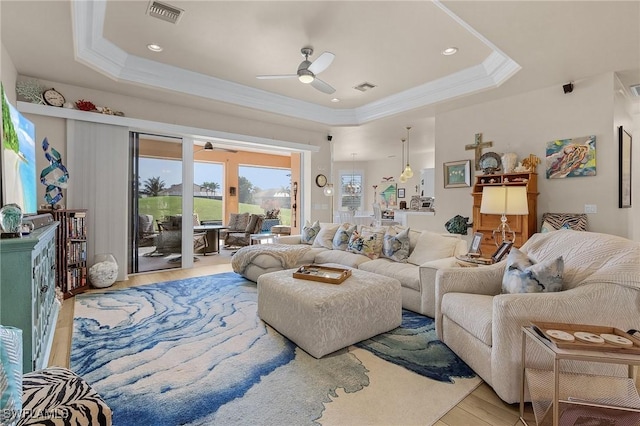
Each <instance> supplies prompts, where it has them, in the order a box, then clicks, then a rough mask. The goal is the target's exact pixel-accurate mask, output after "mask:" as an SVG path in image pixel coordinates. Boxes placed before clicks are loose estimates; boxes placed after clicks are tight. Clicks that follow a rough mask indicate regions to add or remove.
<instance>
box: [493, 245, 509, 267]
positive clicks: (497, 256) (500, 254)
mask: <svg viewBox="0 0 640 426" xmlns="http://www.w3.org/2000/svg"><path fill="white" fill-rule="evenodd" d="M512 246H513V241H504V242H503V243H502V244H500V247H498V250H496V252H495V253H493V255H492V256H491V259H492V260H493V261H494V262H496V263H498V262H500V261H501V260H502V259H503V258H504V257H505V256H506V254H507V253H509V250H511V247H512Z"/></svg>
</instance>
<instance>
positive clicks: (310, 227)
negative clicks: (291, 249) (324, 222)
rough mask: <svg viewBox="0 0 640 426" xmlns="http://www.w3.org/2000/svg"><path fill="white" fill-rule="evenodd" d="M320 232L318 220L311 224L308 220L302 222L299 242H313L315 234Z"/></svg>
mask: <svg viewBox="0 0 640 426" xmlns="http://www.w3.org/2000/svg"><path fill="white" fill-rule="evenodd" d="M318 232H320V222H318V221H317V220H316V221H315V222H313V224H312V223H311V222H309V221H307V223H305V224H304V227H303V228H302V234H300V242H301V243H302V244H313V241H314V240H315V239H316V236H317V235H318Z"/></svg>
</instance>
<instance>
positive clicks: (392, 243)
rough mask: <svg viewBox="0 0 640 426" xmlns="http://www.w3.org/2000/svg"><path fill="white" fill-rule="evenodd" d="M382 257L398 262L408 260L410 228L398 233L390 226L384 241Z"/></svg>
mask: <svg viewBox="0 0 640 426" xmlns="http://www.w3.org/2000/svg"><path fill="white" fill-rule="evenodd" d="M382 257H386V258H387V259H391V260H394V261H396V262H406V261H407V258H408V257H409V228H407V229H405V230H403V231H400V233H396V230H395V229H394V228H393V227H391V226H390V227H389V228H388V229H387V232H386V233H385V234H384V240H383V242H382Z"/></svg>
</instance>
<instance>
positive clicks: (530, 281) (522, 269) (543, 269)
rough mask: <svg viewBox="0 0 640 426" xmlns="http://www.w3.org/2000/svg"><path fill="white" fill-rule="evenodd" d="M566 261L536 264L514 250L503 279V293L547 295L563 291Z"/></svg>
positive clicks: (551, 260)
mask: <svg viewBox="0 0 640 426" xmlns="http://www.w3.org/2000/svg"><path fill="white" fill-rule="evenodd" d="M563 272H564V259H563V258H562V256H560V257H558V258H557V259H547V260H543V261H542V262H539V263H535V262H534V261H533V260H531V259H529V258H528V257H527V255H526V254H524V253H523V252H521V251H520V250H518V249H517V248H515V247H514V248H512V249H511V251H510V252H509V256H508V257H507V266H506V268H505V270H504V275H503V277H502V292H503V293H510V294H513V293H547V292H554V291H560V290H562V275H563Z"/></svg>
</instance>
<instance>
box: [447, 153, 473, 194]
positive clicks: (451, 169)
mask: <svg viewBox="0 0 640 426" xmlns="http://www.w3.org/2000/svg"><path fill="white" fill-rule="evenodd" d="M465 186H471V160H461V161H451V162H448V163H444V187H445V188H462V187H465Z"/></svg>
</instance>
